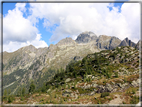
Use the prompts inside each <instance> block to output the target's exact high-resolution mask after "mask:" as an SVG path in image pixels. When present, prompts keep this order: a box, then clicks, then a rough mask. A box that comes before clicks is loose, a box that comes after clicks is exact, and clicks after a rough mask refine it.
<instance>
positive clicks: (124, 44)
mask: <svg viewBox="0 0 142 107" xmlns="http://www.w3.org/2000/svg"><path fill="white" fill-rule="evenodd" d="M135 45H136V44H135V43H134V42H132V41H131V40H129V39H128V38H125V39H124V40H123V41H122V42H121V43H120V45H119V46H131V47H135Z"/></svg>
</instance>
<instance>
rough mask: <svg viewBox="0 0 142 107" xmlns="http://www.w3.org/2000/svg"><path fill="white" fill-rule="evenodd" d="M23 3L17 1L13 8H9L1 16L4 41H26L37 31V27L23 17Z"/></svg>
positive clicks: (31, 38) (33, 37)
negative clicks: (6, 12)
mask: <svg viewBox="0 0 142 107" xmlns="http://www.w3.org/2000/svg"><path fill="white" fill-rule="evenodd" d="M25 5H26V4H24V3H17V4H16V7H15V9H13V10H9V11H8V14H6V15H5V16H4V18H3V39H4V43H8V42H10V41H19V42H26V41H27V40H33V39H35V37H36V34H37V33H38V29H37V28H36V27H34V26H33V25H32V23H31V22H30V21H29V20H28V19H26V18H24V17H23V12H22V11H25V10H26V8H25Z"/></svg>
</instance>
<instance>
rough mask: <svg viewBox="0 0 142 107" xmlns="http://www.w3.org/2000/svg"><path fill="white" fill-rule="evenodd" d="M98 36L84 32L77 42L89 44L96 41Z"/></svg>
mask: <svg viewBox="0 0 142 107" xmlns="http://www.w3.org/2000/svg"><path fill="white" fill-rule="evenodd" d="M96 39H97V36H96V34H94V33H93V32H88V31H86V32H83V33H81V34H80V35H79V36H78V37H77V39H76V40H75V41H76V42H77V43H88V42H90V41H93V40H96Z"/></svg>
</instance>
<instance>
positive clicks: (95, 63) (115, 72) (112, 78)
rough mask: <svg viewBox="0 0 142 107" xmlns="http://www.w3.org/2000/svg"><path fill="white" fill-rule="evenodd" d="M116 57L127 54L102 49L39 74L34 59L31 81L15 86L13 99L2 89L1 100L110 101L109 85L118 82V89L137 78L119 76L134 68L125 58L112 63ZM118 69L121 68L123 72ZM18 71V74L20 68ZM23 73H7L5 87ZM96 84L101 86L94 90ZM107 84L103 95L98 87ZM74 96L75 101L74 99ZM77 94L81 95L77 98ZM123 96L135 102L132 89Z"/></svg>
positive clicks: (134, 91) (48, 101)
mask: <svg viewBox="0 0 142 107" xmlns="http://www.w3.org/2000/svg"><path fill="white" fill-rule="evenodd" d="M118 54H119V55H118ZM123 54H124V55H123ZM120 56H121V57H122V56H125V58H127V57H129V56H128V55H125V53H124V52H122V50H121V49H119V48H116V49H114V52H112V51H110V50H103V51H101V52H97V53H94V54H89V55H87V56H86V57H84V58H83V59H82V60H80V61H74V60H72V61H71V62H70V63H69V64H68V65H67V66H66V69H63V68H60V69H57V70H55V69H53V68H50V69H47V68H46V67H45V68H43V69H42V70H41V71H39V72H40V73H39V72H37V71H36V70H37V69H38V67H39V65H40V64H41V62H40V61H39V60H37V61H36V62H35V63H34V64H32V65H31V67H30V71H34V75H33V77H32V78H33V80H34V81H32V80H30V79H29V77H28V75H29V74H27V75H26V76H25V78H27V81H32V82H29V83H27V84H26V85H27V86H26V87H24V85H23V84H21V85H19V86H18V88H17V90H16V91H17V92H16V96H10V93H11V92H9V91H8V90H7V89H5V91H4V96H3V98H4V101H7V102H8V103H11V102H13V101H14V97H18V98H19V99H20V101H23V102H24V101H26V100H27V99H28V98H29V97H31V96H32V98H34V100H35V101H36V100H38V99H39V100H38V101H37V102H39V103H40V104H45V103H48V104H49V103H56V104H59V103H61V104H62V103H72V102H73V103H75V104H78V103H79V101H81V100H82V101H83V100H86V99H87V100H88V102H89V101H93V102H94V103H95V104H103V103H106V101H110V100H112V99H113V97H112V96H111V95H112V93H110V90H111V88H113V87H112V85H114V84H118V83H119V84H118V90H119V89H120V87H121V85H122V84H124V83H129V84H130V83H132V81H133V80H136V79H138V78H139V74H135V75H125V76H123V75H120V73H121V72H122V73H123V72H124V73H125V71H126V70H127V71H130V72H132V73H133V71H134V68H131V67H130V66H128V65H127V64H128V63H127V62H126V61H125V59H124V60H123V61H121V59H120V60H119V61H118V63H115V62H114V60H116V59H117V58H118V57H119V58H121V57H120ZM112 59H113V60H112ZM135 63H136V62H135ZM122 68H124V70H123V69H122ZM18 71H20V69H19V70H18ZM25 71H26V70H23V71H22V70H21V73H19V72H17V71H15V72H13V73H11V74H10V75H11V76H12V77H13V78H9V79H7V78H4V79H5V80H4V81H6V80H7V81H8V82H7V81H6V83H4V84H5V85H8V84H9V82H14V81H17V82H19V80H20V78H19V80H18V79H17V80H16V78H15V76H14V75H17V76H20V75H22V73H23V72H25ZM126 73H127V72H126ZM35 78H38V79H35ZM68 80H69V81H68ZM17 82H15V83H14V85H15V84H17ZM99 85H103V86H102V87H98V86H99ZM107 85H108V87H109V86H110V85H111V86H110V90H109V89H107V91H108V92H104V89H101V88H104V87H105V88H106V86H107ZM11 87H12V85H11ZM86 87H87V88H86ZM88 87H89V88H88ZM99 88H100V90H99ZM105 91H106V90H105ZM72 92H73V93H72ZM102 92H103V93H102ZM71 93H72V94H71ZM98 93H100V94H99V96H97V98H98V99H95V100H94V94H98ZM63 94H65V96H63ZM75 94H77V96H78V97H77V98H74V96H75ZM80 94H82V95H81V96H80ZM123 94H124V96H131V97H132V98H131V99H129V100H131V101H129V103H131V104H134V103H136V102H137V101H138V99H139V98H138V97H137V96H132V95H134V94H136V90H135V89H132V90H127V91H126V89H125V91H124V92H123ZM44 95H45V96H44ZM24 96H26V97H24ZM84 96H85V97H84ZM88 96H89V97H88ZM92 99H93V100H92ZM77 101H78V102H77ZM24 103H25V102H24ZM123 103H126V102H123Z"/></svg>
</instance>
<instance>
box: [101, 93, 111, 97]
mask: <svg viewBox="0 0 142 107" xmlns="http://www.w3.org/2000/svg"><path fill="white" fill-rule="evenodd" d="M106 96H109V92H103V93H101V98H103V97H106Z"/></svg>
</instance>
